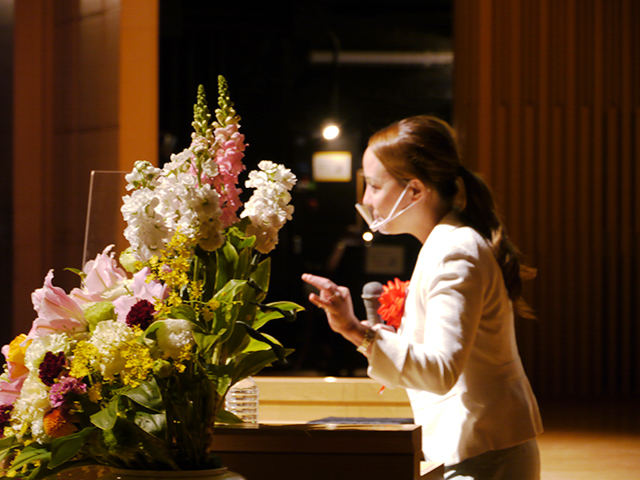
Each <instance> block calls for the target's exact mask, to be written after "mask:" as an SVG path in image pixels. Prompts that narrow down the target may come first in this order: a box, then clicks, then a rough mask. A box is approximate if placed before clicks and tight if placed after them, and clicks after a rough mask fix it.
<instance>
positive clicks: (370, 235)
mask: <svg viewBox="0 0 640 480" xmlns="http://www.w3.org/2000/svg"><path fill="white" fill-rule="evenodd" d="M362 239H363V240H364V241H365V242H370V241H371V240H373V233H371V232H369V231H367V232H364V233H363V234H362Z"/></svg>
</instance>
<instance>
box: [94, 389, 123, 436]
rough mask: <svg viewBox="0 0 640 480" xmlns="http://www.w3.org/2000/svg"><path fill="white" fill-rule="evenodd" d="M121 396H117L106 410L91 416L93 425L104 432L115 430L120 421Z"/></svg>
mask: <svg viewBox="0 0 640 480" xmlns="http://www.w3.org/2000/svg"><path fill="white" fill-rule="evenodd" d="M119 401H120V396H115V397H113V398H112V399H111V401H110V402H109V405H107V406H106V407H105V408H103V409H102V410H100V411H99V412H98V413H94V414H93V415H91V417H90V418H91V423H93V424H94V425H95V426H96V427H98V428H100V429H102V430H109V429H111V428H113V426H114V425H115V424H116V420H117V419H118V403H119Z"/></svg>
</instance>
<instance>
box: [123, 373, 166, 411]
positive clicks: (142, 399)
mask: <svg viewBox="0 0 640 480" xmlns="http://www.w3.org/2000/svg"><path fill="white" fill-rule="evenodd" d="M122 395H123V396H125V397H128V398H130V399H131V400H133V401H134V402H136V403H137V404H138V405H142V406H143V407H146V408H148V409H149V410H153V411H154V412H162V411H163V406H164V405H163V402H162V393H160V388H159V387H158V383H157V382H156V379H155V378H154V377H150V379H149V380H146V381H144V382H143V383H141V384H140V385H138V386H137V387H135V388H132V389H131V390H129V391H126V392H124V393H123V394H122Z"/></svg>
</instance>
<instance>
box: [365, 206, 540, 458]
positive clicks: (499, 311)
mask: <svg viewBox="0 0 640 480" xmlns="http://www.w3.org/2000/svg"><path fill="white" fill-rule="evenodd" d="M513 317H514V316H513V306H512V303H511V300H510V299H509V296H508V294H507V289H506V287H505V284H504V280H503V277H502V272H501V270H500V267H499V265H498V263H497V261H496V259H495V257H494V255H493V253H492V251H491V249H490V247H489V245H488V244H487V242H486V241H485V240H484V239H483V238H482V236H481V235H479V234H478V233H477V232H476V231H475V230H473V229H472V228H470V227H466V226H463V225H462V224H461V223H460V222H459V220H458V219H457V217H456V216H455V215H453V214H450V215H448V216H447V217H445V219H444V220H443V221H442V222H441V223H440V224H439V225H437V226H436V227H435V228H434V229H433V231H432V232H431V234H430V235H429V237H428V238H427V241H426V242H425V244H424V245H423V247H422V249H421V250H420V254H419V256H418V261H417V263H416V266H415V269H414V271H413V275H412V277H411V283H410V285H409V290H408V294H407V300H406V303H405V311H404V316H403V320H402V325H401V327H400V329H399V331H398V333H393V332H389V331H387V330H382V329H379V328H378V329H376V330H377V331H376V338H375V341H374V345H373V347H372V350H371V353H370V356H369V368H368V374H369V376H370V377H371V378H373V379H375V380H377V381H379V382H380V383H382V384H383V385H386V386H388V387H397V386H399V387H404V388H406V389H407V393H408V396H409V399H410V401H411V407H412V409H413V413H414V418H415V422H416V423H417V424H419V425H421V426H422V449H423V451H424V454H425V457H426V458H427V459H429V460H432V461H435V462H442V463H444V464H445V465H453V464H456V463H459V462H461V461H462V460H464V459H466V458H469V457H473V456H476V455H479V454H481V453H484V452H486V451H489V450H498V449H502V448H508V447H511V446H514V445H518V444H520V443H523V442H526V441H528V440H530V439H532V438H535V437H536V436H537V435H538V434H539V433H541V432H542V421H541V419H540V413H539V411H538V406H537V403H536V399H535V397H534V395H533V392H532V390H531V386H530V385H529V381H528V379H527V377H526V375H525V373H524V370H523V368H522V362H521V360H520V356H519V354H518V350H517V346H516V339H515V330H514V320H513Z"/></svg>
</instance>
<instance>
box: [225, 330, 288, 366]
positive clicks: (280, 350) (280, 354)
mask: <svg viewBox="0 0 640 480" xmlns="http://www.w3.org/2000/svg"><path fill="white" fill-rule="evenodd" d="M236 325H238V326H241V327H242V328H245V329H246V330H247V334H248V335H249V336H250V337H251V338H254V339H255V340H258V341H260V342H264V343H266V344H267V345H269V346H270V347H271V348H272V349H273V353H274V354H275V356H276V358H277V359H278V360H280V361H284V357H285V353H284V347H283V346H282V345H281V344H280V343H279V342H277V341H272V339H273V337H267V336H266V335H264V334H262V333H260V332H258V331H257V330H254V329H253V328H251V327H250V326H249V325H247V324H246V323H243V322H236ZM273 340H275V339H273Z"/></svg>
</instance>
